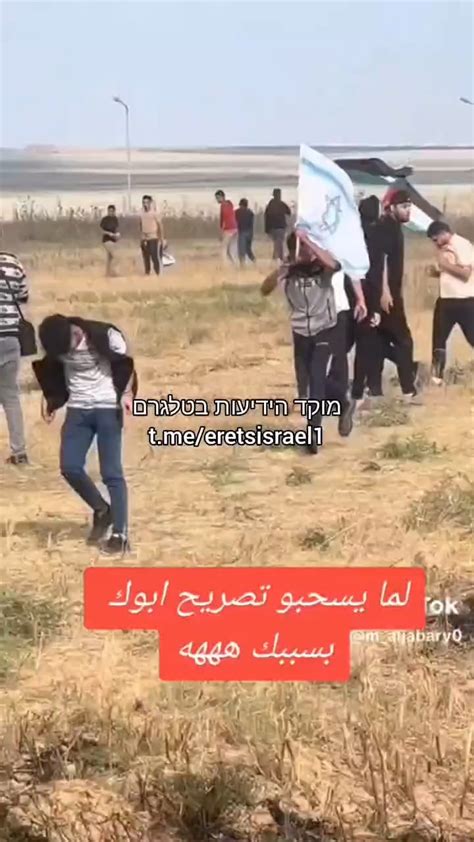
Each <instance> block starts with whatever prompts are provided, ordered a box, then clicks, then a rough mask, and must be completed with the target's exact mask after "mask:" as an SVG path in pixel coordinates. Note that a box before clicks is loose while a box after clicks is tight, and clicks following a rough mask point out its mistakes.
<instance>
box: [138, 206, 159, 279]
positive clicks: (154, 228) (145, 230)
mask: <svg viewBox="0 0 474 842" xmlns="http://www.w3.org/2000/svg"><path fill="white" fill-rule="evenodd" d="M140 245H141V250H142V256H143V265H144V267H145V275H150V274H151V267H152V264H153V270H154V272H155V274H156V275H159V274H160V272H161V258H162V253H163V226H162V223H161V220H160V217H159V216H158V213H157V211H156V210H155V208H154V207H153V198H152V196H148V195H147V196H143V198H142V211H141V213H140Z"/></svg>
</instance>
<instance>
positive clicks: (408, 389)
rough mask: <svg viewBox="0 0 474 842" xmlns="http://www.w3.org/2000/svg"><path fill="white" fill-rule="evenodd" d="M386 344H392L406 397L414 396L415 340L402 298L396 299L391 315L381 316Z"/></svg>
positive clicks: (383, 338)
mask: <svg viewBox="0 0 474 842" xmlns="http://www.w3.org/2000/svg"><path fill="white" fill-rule="evenodd" d="M378 331H379V333H380V336H381V337H382V340H383V342H384V344H387V343H388V344H391V345H393V347H394V352H395V360H394V362H395V365H396V366H397V369H398V378H399V380H400V386H401V388H402V392H403V394H404V395H412V394H414V393H415V392H416V389H415V372H416V366H415V363H414V360H413V338H412V335H411V332H410V328H409V327H408V322H407V317H406V313H405V305H404V302H403V299H402V298H396V299H394V302H393V307H392V309H391V310H390V312H389V313H382V314H381V323H380V327H379V328H378Z"/></svg>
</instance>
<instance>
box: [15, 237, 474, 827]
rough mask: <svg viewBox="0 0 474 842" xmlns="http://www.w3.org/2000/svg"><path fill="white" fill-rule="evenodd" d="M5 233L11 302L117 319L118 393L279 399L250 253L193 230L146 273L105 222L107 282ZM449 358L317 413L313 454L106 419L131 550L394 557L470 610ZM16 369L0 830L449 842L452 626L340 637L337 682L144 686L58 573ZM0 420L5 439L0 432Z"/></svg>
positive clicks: (425, 284)
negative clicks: (380, 391) (120, 343)
mask: <svg viewBox="0 0 474 842" xmlns="http://www.w3.org/2000/svg"><path fill="white" fill-rule="evenodd" d="M8 236H9V231H7V230H5V231H4V239H3V243H2V246H3V247H5V246H6V245H10V246H11V247H13V248H16V249H18V253H19V254H21V255H22V257H23V258H24V260H25V264H26V266H27V267H28V268H29V270H30V272H29V274H30V279H31V285H32V303H31V308H30V313H31V316H32V317H33V319H34V321H35V322H36V323H38V322H39V321H40V320H41V318H42V317H43V316H45V315H46V314H48V313H51V312H63V313H65V314H68V315H69V314H80V315H83V316H89V317H94V318H102V317H103V318H106V319H110V320H112V321H114V322H116V323H117V324H118V325H119V326H122V327H123V328H124V330H125V331H126V333H127V335H128V337H129V339H130V341H131V343H132V346H133V351H134V354H135V356H136V360H137V366H138V372H139V377H140V381H141V389H140V393H141V395H142V396H146V397H158V396H160V395H163V396H166V395H167V394H168V393H170V392H171V393H172V394H174V395H175V396H178V397H184V396H185V397H193V396H195V397H203V398H205V399H206V400H207V401H209V402H211V401H212V400H213V399H214V398H222V397H238V396H240V397H243V398H245V397H275V396H276V397H282V398H286V399H287V400H292V399H293V397H294V382H293V380H294V378H293V367H292V366H293V363H292V347H291V345H290V337H289V328H288V320H287V316H286V312H285V308H284V305H283V302H281V301H280V300H279V299H278V296H276V297H275V299H274V300H270V301H268V300H263V299H262V298H261V297H260V295H259V291H258V284H259V282H260V281H261V279H262V277H263V275H264V274H265V271H266V269H267V263H266V261H265V260H264V259H262V261H261V263H260V265H259V266H258V267H257V268H256V269H254V268H252V269H249V270H247V271H245V272H238V271H235V270H233V269H222V268H221V267H220V265H219V263H218V260H217V250H216V247H215V244H213V243H212V242H211V241H204V240H203V241H199V242H195V243H191V242H189V241H182V242H181V243H178V245H177V248H176V254H177V257H178V258H179V264H178V265H177V266H176V267H175V268H173V269H170V270H167V273H166V274H165V275H164V276H163V277H162V278H161V279H159V280H157V279H156V278H154V277H152V278H144V277H142V275H141V274H140V273H141V266H140V263H139V254H138V251H137V247H136V245H135V244H134V243H133V242H131V241H124V243H123V246H122V257H121V261H122V271H123V276H122V277H121V278H118V279H114V280H106V279H105V278H104V277H103V256H102V252H101V250H100V248H97V247H88V248H86V249H82V248H79V246H77V247H73V246H72V245H71V243H67V244H65V245H62V246H58V245H57V244H54V243H41V242H39V241H38V240H36V241H31V240H29V241H27V242H24V243H22V244H20V245H19V244H18V243H17V242H14V241H11V240H10V241H9V240H8ZM257 251H258V253H259V254H260V255H265V254H266V253H267V251H268V246H267V244H262V243H259V246H258V249H257ZM427 259H429V253H428V252H427V251H426V246H425V244H424V243H422V244H419V242H418V241H413V242H412V243H411V244H410V249H409V260H408V278H407V290H408V306H409V313H410V320H411V325H412V330H413V333H414V337H415V342H416V348H417V354H418V357H419V358H420V359H422V360H425V361H429V356H430V331H431V308H432V304H433V300H434V297H435V289H434V287H433V282H432V281H431V280H429V279H428V278H427V276H426V274H425V271H424V266H425V263H426V261H427ZM449 365H450V367H451V371H450V383H449V385H448V386H447V387H446V388H442V389H438V390H436V389H435V388H434V387H428V388H427V390H426V392H425V402H424V406H423V407H416V408H415V407H414V408H411V409H410V410H409V411H408V412H406V411H405V410H401V409H400V408H399V406H398V404H397V403H396V398H397V396H398V394H399V390H398V387H397V386H395V385H394V384H393V383H390V382H389V384H388V386H387V394H388V395H389V399H388V400H387V404H386V406H385V407H384V408H383V409H382V410H381V411H379V412H377V413H372V414H369V415H367V416H364V417H360V418H359V422H358V424H357V426H356V428H355V430H354V432H353V435H352V436H351V437H350V438H349V439H348V440H343V439H340V438H339V437H338V435H337V431H336V429H335V424H334V421H332V420H328V422H327V424H326V427H325V446H324V448H323V450H322V452H321V453H320V454H319V455H318V456H316V457H309V456H305V455H302V454H300V453H298V452H296V451H293V450H288V449H274V450H257V449H251V448H242V449H240V450H239V449H232V448H223V449H221V450H220V451H219V452H216V450H215V449H212V448H199V449H194V448H189V449H186V448H184V449H177V448H172V447H170V448H168V449H167V450H161V449H156V448H155V449H154V450H153V449H152V448H150V446H149V445H148V443H147V439H146V433H145V431H146V428H147V426H148V425H149V421H148V422H147V419H140V418H136V419H129V420H128V423H127V431H126V445H125V465H126V471H127V476H128V479H129V484H130V491H131V523H132V532H131V540H132V543H133V549H134V557H133V560H132V563H133V564H137V565H142V566H146V565H149V566H166V565H168V566H173V565H174V566H187V565H189V566H196V565H203V566H204V565H210V566H212V565H234V566H238V565H241V566H247V565H255V566H272V565H288V566H291V565H295V566H300V565H313V566H318V565H321V566H326V565H330V566H332V565H341V566H358V565H375V566H376V565H387V566H406V565H408V566H409V565H418V566H422V567H424V568H425V570H426V572H427V577H428V594H429V595H431V596H443V595H446V594H447V595H450V596H451V597H453V598H463V599H464V600H465V604H466V605H468V603H469V595H470V594H471V597H470V598H471V602H470V604H471V612H472V606H473V605H474V560H473V552H472V546H473V544H472V538H473V531H474V485H473V473H472V466H473V452H474V451H473V394H474V392H473V382H472V371H473V367H472V359H471V358H470V356H469V350H468V349H467V347H466V345H465V343H464V340H463V338H462V336H458V335H457V334H456V335H455V336H453V338H452V342H451V346H450V362H449ZM389 374H390V373H389ZM23 379H24V406H25V413H26V419H27V428H28V439H29V449H30V456H31V460H32V465H31V466H30V467H29V468H27V469H24V470H21V471H20V470H18V469H14V468H6V467H3V468H2V469H1V472H0V512H1V519H0V530H1V532H0V547H1V561H0V839H1V840H2V842H121V840H124V842H127V841H128V842H165V840H166V842H172V840H173V842H178V840H179V842H193V841H194V842H199V840H219V839H220V840H222V842H223V840H234V839H243V840H252V842H270V840H273V842H276V840H283V839H286V840H300V841H301V842H303V840H306V842H310V840H312V842H315V840H319V842H323V840H325V842H331V840H333V842H355V840H366V841H367V842H368V840H373V842H382V840H389V839H391V840H397V842H402V840H403V842H468V840H469V839H471V840H472V839H474V779H473V767H474V763H473V758H472V751H473V750H474V748H473V734H474V732H473V711H474V662H473V660H474V659H473V652H474V647H473V646H472V641H471V643H469V641H468V640H467V637H466V638H465V643H464V644H462V645H455V644H450V645H441V644H440V645H427V644H420V645H419V646H415V647H412V648H403V647H401V646H396V645H395V644H393V643H389V642H388V641H384V640H382V641H381V642H379V643H378V644H375V643H372V644H368V643H366V644H361V643H359V644H354V647H353V671H352V678H351V680H350V681H349V683H348V684H347V685H346V686H333V685H312V684H284V683H282V684H238V683H235V684H234V683H231V684H204V685H199V686H198V685H194V684H190V685H186V684H176V685H174V684H161V683H160V682H159V680H158V678H157V655H156V637H155V635H154V634H148V633H141V632H140V633H139V632H133V633H127V634H125V633H119V632H117V633H92V632H88V631H85V630H84V629H83V627H82V574H83V571H84V569H85V568H86V567H88V566H89V565H91V564H96V563H98V556H97V555H96V554H95V553H93V552H91V551H90V550H89V549H87V548H86V547H85V545H84V537H85V534H86V531H87V520H86V518H87V513H86V512H85V511H84V509H83V507H82V504H81V503H80V501H78V500H77V499H76V498H75V496H74V494H73V493H72V492H70V491H69V489H68V488H67V487H66V486H65V484H64V483H63V481H62V480H61V478H60V476H59V473H58V436H59V428H60V419H56V421H55V423H54V424H53V425H52V426H51V427H46V425H44V424H42V422H41V420H40V418H39V395H38V392H37V391H35V390H34V389H33V386H32V377H31V373H30V370H29V364H28V362H25V363H24V370H23ZM388 380H389V381H390V376H389V377H388ZM189 420H190V419H181V420H180V419H179V416H177V417H176V418H175V419H173V421H174V422H175V426H176V427H178V426H179V425H180V424H182V425H183V426H184V425H185V424H186V426H189ZM248 420H249V421H252V422H253V421H254V420H257V419H256V418H255V419H254V418H252V419H248ZM258 420H261V419H260V418H258ZM268 420H269V421H270V420H271V419H268ZM301 420H302V419H299V418H298V417H297V416H290V418H288V419H275V420H272V423H278V424H280V425H283V424H285V423H286V424H288V423H290V424H292V425H294V424H298V423H301ZM209 422H210V423H211V424H212V423H214V424H215V425H216V426H222V423H223V419H220V418H219V419H212V418H209ZM152 423H153V424H155V425H156V426H160V423H161V422H160V419H155V418H153V421H152ZM197 423H200V420H197ZM227 423H228V425H229V427H232V426H235V423H236V422H235V419H234V420H233V419H227ZM168 426H169V425H168ZM1 437H2V439H1V440H2V445H3V449H4V450H5V448H6V436H5V429H4V426H2V429H1ZM433 444H435V446H433ZM92 464H93V471H94V472H95V475H97V467H96V457H95V455H94V457H93V459H92ZM471 622H472V614H471ZM464 628H465V630H467V631H466V635H467V632H468V630H469V619H466V620H465V626H464ZM473 633H474V630H473Z"/></svg>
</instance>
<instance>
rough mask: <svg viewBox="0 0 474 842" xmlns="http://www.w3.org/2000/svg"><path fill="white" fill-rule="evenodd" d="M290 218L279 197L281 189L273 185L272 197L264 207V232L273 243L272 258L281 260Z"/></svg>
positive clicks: (285, 205)
mask: <svg viewBox="0 0 474 842" xmlns="http://www.w3.org/2000/svg"><path fill="white" fill-rule="evenodd" d="M290 220H291V210H290V208H289V207H288V205H287V204H286V202H284V201H283V200H282V198H281V190H280V188H279V187H275V189H274V191H273V198H272V199H270V201H269V203H268V205H267V206H266V208H265V214H264V223H265V234H267V236H268V237H270V239H271V241H272V243H273V254H272V260H276V261H278V262H279V263H282V262H283V258H284V247H285V238H286V232H287V229H288V226H289V223H290Z"/></svg>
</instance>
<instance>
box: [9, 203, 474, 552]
mask: <svg viewBox="0 0 474 842" xmlns="http://www.w3.org/2000/svg"><path fill="white" fill-rule="evenodd" d="M215 195H216V200H217V202H218V203H219V205H220V208H221V214H220V227H221V233H222V242H223V256H224V257H225V259H226V260H227V259H232V260H234V259H235V251H234V250H235V248H237V255H238V259H239V260H240V261H241V262H243V261H245V260H246V259H249V260H250V261H252V262H254V261H255V255H254V252H253V233H254V215H253V212H252V211H251V209H250V208H249V204H248V201H247V200H246V199H242V200H241V201H240V202H239V207H238V208H237V210H234V207H233V205H232V202H230V201H229V199H227V198H226V196H225V194H224V192H223V191H222V190H219V191H217V193H216V194H215ZM359 211H360V218H361V224H362V230H363V233H364V237H365V241H366V245H367V252H368V255H369V259H370V268H369V271H368V272H367V274H366V277H365V278H364V279H363V280H362V281H351V280H349V278H347V277H346V276H345V275H344V272H343V271H342V268H341V265H340V263H339V262H338V260H337V259H336V258H335V257H334V255H332V254H330V253H329V252H328V251H325V250H324V249H322V248H318V247H316V246H315V245H314V244H313V243H312V242H310V241H309V240H308V239H307V238H306V237H305V236H304V235H303V234H302V233H301V232H298V233H297V232H295V230H292V226H291V211H290V208H289V207H288V205H286V204H285V202H283V200H282V197H281V191H279V190H274V192H273V197H272V199H271V200H270V202H269V203H268V205H267V208H266V210H265V232H266V234H267V236H268V237H269V239H270V240H271V243H272V246H273V252H272V256H273V259H274V260H275V261H276V263H277V265H276V267H275V268H274V270H273V271H272V272H271V273H270V274H269V275H268V276H267V277H266V278H265V280H264V281H263V283H262V286H261V292H262V294H263V295H269V294H270V293H271V292H272V291H273V290H275V289H276V288H277V287H280V288H281V289H282V290H283V292H284V294H285V297H286V300H287V303H288V307H289V311H290V318H291V330H292V335H293V345H294V367H295V377H296V391H297V395H298V398H299V399H301V400H303V401H304V400H316V401H321V400H323V399H325V398H326V399H329V400H337V401H338V402H339V403H340V405H341V415H340V417H339V423H338V428H339V433H340V435H341V436H348V435H350V433H351V431H352V428H353V421H354V413H355V410H356V408H357V405H358V404H359V402H360V401H363V400H364V399H365V396H368V398H369V399H370V400H374V399H375V400H377V399H378V398H380V397H382V396H383V389H382V372H383V366H384V360H385V359H390V360H392V362H394V363H395V365H396V367H397V371H398V377H399V381H400V386H401V391H402V394H403V399H404V400H405V401H406V402H408V403H409V404H418V403H419V402H420V396H419V381H420V365H419V363H418V362H417V361H416V360H415V359H414V346H413V339H412V335H411V332H410V328H409V325H408V321H407V315H406V310H405V304H404V295H403V293H404V290H403V276H404V237H403V225H404V223H406V222H408V220H409V218H410V211H411V200H410V196H409V194H408V193H407V192H406V191H404V190H395V191H392V192H390V193H389V194H388V196H387V197H386V200H385V202H384V203H383V206H382V208H381V207H380V202H379V200H378V198H377V197H376V196H370V197H368V198H367V199H364V200H362V201H361V203H360V205H359ZM100 228H101V231H102V237H103V245H104V250H105V253H106V271H107V274H108V275H113V274H115V265H114V264H115V259H116V256H115V248H116V244H117V242H118V239H119V237H120V232H119V221H118V217H117V214H116V210H115V207H114V206H113V205H110V206H109V207H108V209H107V215H106V216H105V217H104V218H103V219H102V220H101V223H100ZM140 229H141V252H142V256H143V265H144V271H145V273H146V274H150V273H151V269H152V267H153V269H154V271H155V273H156V274H160V272H161V257H162V254H163V245H164V242H163V228H162V224H161V222H160V219H159V217H158V214H157V212H156V210H155V208H154V205H153V199H152V197H151V196H148V195H147V196H144V197H143V207H142V213H141V216H140ZM427 235H428V237H429V238H430V239H431V240H432V242H433V244H434V247H435V253H436V257H437V261H436V266H433V267H432V268H431V274H432V275H433V276H436V277H437V278H438V279H439V297H438V299H437V301H436V306H435V309H434V315H433V343H432V378H433V382H434V383H435V384H440V383H442V382H443V376H444V370H445V364H446V344H447V341H448V338H449V336H450V333H451V331H452V329H453V327H454V326H455V325H456V324H457V325H459V327H460V329H461V330H462V332H463V334H464V336H465V338H466V340H467V342H468V343H469V344H470V346H471V348H472V347H474V271H473V265H474V256H473V252H474V249H473V245H472V243H470V242H469V241H468V240H466V239H465V238H463V237H460V236H459V235H457V234H455V233H453V232H452V231H451V229H450V227H449V225H447V224H446V223H445V222H442V221H436V222H433V223H432V224H431V225H430V226H429V228H428V231H427ZM285 248H286V253H285ZM28 298H29V284H28V279H27V276H26V273H25V269H24V267H23V264H22V262H21V260H20V258H19V257H18V256H16V255H14V254H11V253H6V252H4V253H0V404H1V405H2V407H3V409H4V413H5V416H6V421H7V427H8V433H9V441H10V455H9V456H8V458H7V462H8V463H9V464H10V465H12V466H15V467H21V466H24V465H27V464H28V455H27V445H26V438H25V427H24V421H23V412H22V405H21V393H20V386H19V373H20V361H21V357H22V356H33V355H36V344H35V340H34V338H33V341H32V336H31V333H32V326H31V324H30V323H29V322H28V321H27V320H26V319H25V317H24V313H23V311H22V306H25V305H26V304H27V302H28ZM38 335H39V339H40V343H41V347H42V351H43V356H42V358H40V359H35V360H34V361H33V363H32V367H33V371H34V374H35V377H36V379H37V381H38V384H39V387H40V390H41V393H42V403H41V414H42V417H43V419H44V421H45V422H47V423H51V422H52V421H53V420H54V418H55V415H56V413H57V412H58V410H59V409H61V408H62V407H66V415H65V420H64V423H63V426H62V430H61V437H60V469H61V474H62V476H63V478H64V479H65V481H66V482H67V483H68V484H69V486H70V487H71V488H72V489H73V490H74V491H75V492H76V494H78V495H79V497H80V498H81V499H82V500H83V501H84V503H85V504H86V505H87V506H88V508H89V509H90V510H91V512H92V528H91V531H90V534H89V536H88V538H87V543H88V544H89V545H98V546H100V549H101V552H103V553H105V554H109V555H116V554H120V555H123V554H124V553H125V552H127V551H128V550H129V549H130V544H129V536H128V531H129V529H128V500H127V484H126V481H125V477H124V472H123V466H122V435H123V419H124V414H130V413H131V412H132V403H133V398H134V397H135V395H136V394H137V388H138V379H137V373H136V370H135V364H134V360H133V357H132V356H131V355H130V353H129V348H128V345H127V340H126V338H125V336H124V334H123V332H122V331H121V330H120V329H119V328H117V327H116V326H115V325H113V324H110V323H107V322H105V321H92V320H88V319H82V318H79V317H67V316H63V315H60V314H53V315H51V316H48V317H47V318H46V319H44V320H43V321H42V323H41V324H40V325H39V329H38ZM33 337H34V333H33ZM354 346H355V354H354V375H353V379H352V383H351V384H350V383H349V364H348V354H349V352H350V351H351V349H352V348H353V347H354ZM321 422H322V418H321V416H320V415H318V414H317V413H315V414H314V415H313V416H312V418H311V419H310V420H309V422H308V423H309V425H310V426H311V427H312V429H313V432H314V435H313V437H312V444H311V445H309V447H308V449H309V451H310V452H311V453H317V451H318V447H319V436H318V434H317V432H316V430H317V428H319V427H320V426H321ZM94 440H96V441H97V449H98V456H99V464H100V470H101V476H102V480H103V482H104V484H105V486H106V487H107V490H108V493H109V498H110V500H109V501H106V500H105V499H104V497H103V495H102V494H101V493H100V491H99V489H98V488H97V486H96V485H95V484H94V483H93V481H92V480H91V479H90V477H89V476H88V474H87V473H86V470H85V465H86V459H87V454H88V452H89V450H90V448H91V445H92V443H93V441H94Z"/></svg>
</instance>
